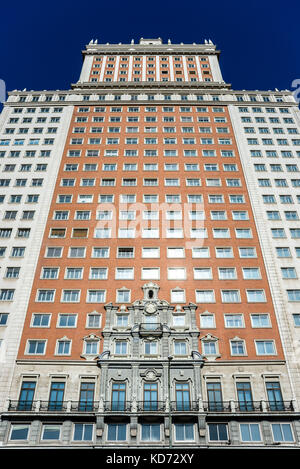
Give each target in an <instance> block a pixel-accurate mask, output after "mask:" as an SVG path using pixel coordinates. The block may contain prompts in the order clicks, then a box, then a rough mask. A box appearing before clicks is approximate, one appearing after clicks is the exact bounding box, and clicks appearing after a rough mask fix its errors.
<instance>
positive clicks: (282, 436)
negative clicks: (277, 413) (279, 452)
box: [271, 423, 294, 442]
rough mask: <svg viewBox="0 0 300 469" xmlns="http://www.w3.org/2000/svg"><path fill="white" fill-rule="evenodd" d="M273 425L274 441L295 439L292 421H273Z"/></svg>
mask: <svg viewBox="0 0 300 469" xmlns="http://www.w3.org/2000/svg"><path fill="white" fill-rule="evenodd" d="M271 427H272V433H273V438H274V441H278V442H283V441H287V442H289V441H294V437H293V433H292V428H291V424H290V423H272V424H271Z"/></svg>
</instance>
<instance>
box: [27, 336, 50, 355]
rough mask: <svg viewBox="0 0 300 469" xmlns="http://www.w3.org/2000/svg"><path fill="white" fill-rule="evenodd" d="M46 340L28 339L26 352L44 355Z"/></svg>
mask: <svg viewBox="0 0 300 469" xmlns="http://www.w3.org/2000/svg"><path fill="white" fill-rule="evenodd" d="M45 350H46V340H28V342H27V350H26V353H27V354H30V355H44V353H45Z"/></svg>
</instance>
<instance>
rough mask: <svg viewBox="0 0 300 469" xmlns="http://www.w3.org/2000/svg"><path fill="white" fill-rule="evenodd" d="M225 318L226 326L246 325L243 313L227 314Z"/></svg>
mask: <svg viewBox="0 0 300 469" xmlns="http://www.w3.org/2000/svg"><path fill="white" fill-rule="evenodd" d="M224 318H225V326H226V327H233V328H237V327H244V320H243V315H242V314H225V316H224Z"/></svg>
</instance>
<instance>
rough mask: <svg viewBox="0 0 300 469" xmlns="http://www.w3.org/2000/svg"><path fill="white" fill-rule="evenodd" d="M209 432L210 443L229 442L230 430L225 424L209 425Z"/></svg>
mask: <svg viewBox="0 0 300 469" xmlns="http://www.w3.org/2000/svg"><path fill="white" fill-rule="evenodd" d="M208 431H209V440H210V441H227V440H228V429H227V425H226V424H225V423H209V424H208Z"/></svg>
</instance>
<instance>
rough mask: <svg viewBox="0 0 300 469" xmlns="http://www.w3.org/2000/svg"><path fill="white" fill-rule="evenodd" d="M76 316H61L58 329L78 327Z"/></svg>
mask: <svg viewBox="0 0 300 469" xmlns="http://www.w3.org/2000/svg"><path fill="white" fill-rule="evenodd" d="M76 322H77V315H76V314H59V317H58V324H57V327H76Z"/></svg>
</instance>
